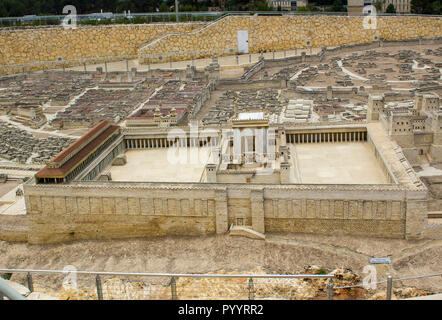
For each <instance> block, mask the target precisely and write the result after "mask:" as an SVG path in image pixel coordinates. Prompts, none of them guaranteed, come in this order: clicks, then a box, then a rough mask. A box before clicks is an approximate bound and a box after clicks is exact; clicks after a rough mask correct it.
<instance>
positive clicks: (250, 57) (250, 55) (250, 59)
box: [249, 53, 252, 63]
mask: <svg viewBox="0 0 442 320" xmlns="http://www.w3.org/2000/svg"><path fill="white" fill-rule="evenodd" d="M249 63H252V54H251V53H249Z"/></svg>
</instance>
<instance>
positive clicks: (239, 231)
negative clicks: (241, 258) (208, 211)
mask: <svg viewBox="0 0 442 320" xmlns="http://www.w3.org/2000/svg"><path fill="white" fill-rule="evenodd" d="M229 231H230V233H229V234H230V235H231V236H242V237H247V238H251V239H260V240H265V238H266V236H265V235H264V234H262V233H260V232H257V231H255V230H252V227H251V226H234V225H233V224H232V225H231V226H230V230H229Z"/></svg>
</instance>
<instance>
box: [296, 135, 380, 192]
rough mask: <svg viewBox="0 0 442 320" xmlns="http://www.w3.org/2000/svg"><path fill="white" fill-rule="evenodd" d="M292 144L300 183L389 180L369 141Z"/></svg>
mask: <svg viewBox="0 0 442 320" xmlns="http://www.w3.org/2000/svg"><path fill="white" fill-rule="evenodd" d="M291 148H292V150H291V152H292V160H293V161H295V163H296V164H295V165H296V168H297V171H298V173H299V175H300V181H299V182H300V183H320V184H386V183H388V181H387V178H386V176H385V174H384V173H383V172H382V169H381V167H380V165H379V164H378V162H377V160H376V158H375V156H374V153H373V151H372V150H371V149H370V146H369V144H368V143H354V142H347V143H345V142H344V143H339V144H335V143H308V144H307V143H306V144H295V145H293V144H292V145H291Z"/></svg>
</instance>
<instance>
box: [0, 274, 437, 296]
mask: <svg viewBox="0 0 442 320" xmlns="http://www.w3.org/2000/svg"><path fill="white" fill-rule="evenodd" d="M0 273H9V274H14V273H21V274H26V282H27V286H28V289H29V291H30V292H33V291H34V280H33V275H42V274H58V275H63V274H64V275H66V274H78V275H81V274H83V275H92V276H95V290H96V297H97V299H98V300H103V299H105V295H104V289H103V279H102V278H103V277H105V276H118V277H132V276H134V277H146V278H168V279H169V281H168V284H167V287H169V290H170V291H169V293H168V294H167V295H161V296H160V299H172V300H177V299H178V298H179V297H180V294H183V295H184V298H188V294H189V292H187V293H186V290H185V289H184V288H183V287H182V286H181V284H179V283H178V280H179V279H190V278H193V279H200V280H204V281H210V279H235V280H237V281H238V280H239V281H240V282H234V283H233V286H236V287H237V289H238V288H239V291H241V292H242V295H241V296H242V298H243V299H249V300H253V299H255V298H258V299H259V298H261V299H262V298H269V297H268V296H264V297H263V296H260V295H259V294H260V293H262V289H263V288H268V287H269V286H270V284H269V283H260V282H259V280H260V279H262V280H266V279H267V280H268V279H273V280H275V279H284V280H287V281H290V280H293V279H306V278H308V279H329V281H328V283H327V284H326V288H324V289H325V290H324V291H325V292H326V294H327V298H328V299H329V300H333V297H334V290H338V289H351V288H358V287H360V288H365V286H366V284H364V283H359V284H355V285H348V286H334V285H333V283H334V282H333V281H334V278H335V276H334V275H332V274H291V275H290V274H289V275H286V274H187V273H143V272H107V271H83V270H41V269H0ZM440 276H442V273H435V274H429V275H417V276H407V277H401V278H393V277H392V276H391V275H389V276H387V279H386V280H382V281H377V282H372V283H370V285H380V284H386V285H387V286H386V300H391V299H392V295H393V282H394V281H405V280H414V279H423V278H431V277H440ZM230 285H232V284H230ZM294 285H295V284H294V283H288V288H287V292H289V291H291V290H292V289H294V287H293V286H294ZM206 286H207V283H206V284H205V285H204V286H201V287H200V288H203V287H204V288H205V287H206ZM226 286H228V284H226ZM178 288H179V289H180V290H181V291H180V290H178ZM279 289H280V288H279ZM11 290H12V291H11ZM196 291H197V296H194V297H193V298H199V299H206V298H214V297H215V298H224V299H226V298H234V297H231V296H226V297H219V296H210V297H208V296H203V297H201V296H198V294H199V292H198V291H199V289H198V288H197V290H196ZM190 294H192V293H190ZM2 295H4V296H7V297H9V298H10V299H22V298H23V296H20V295H19V296H17V292H15V290H14V289H12V288H10V287H9V286H7V285H6V284H5V282H2V281H1V280H0V299H1V296H2ZM272 298H274V297H272ZM240 299H241V298H240Z"/></svg>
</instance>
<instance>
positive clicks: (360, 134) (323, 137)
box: [286, 131, 367, 143]
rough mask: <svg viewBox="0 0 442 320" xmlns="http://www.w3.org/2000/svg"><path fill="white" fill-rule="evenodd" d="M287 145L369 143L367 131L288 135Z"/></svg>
mask: <svg viewBox="0 0 442 320" xmlns="http://www.w3.org/2000/svg"><path fill="white" fill-rule="evenodd" d="M286 141H287V143H322V142H332V143H333V142H359V141H367V131H350V132H311V133H307V132H303V133H286Z"/></svg>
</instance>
